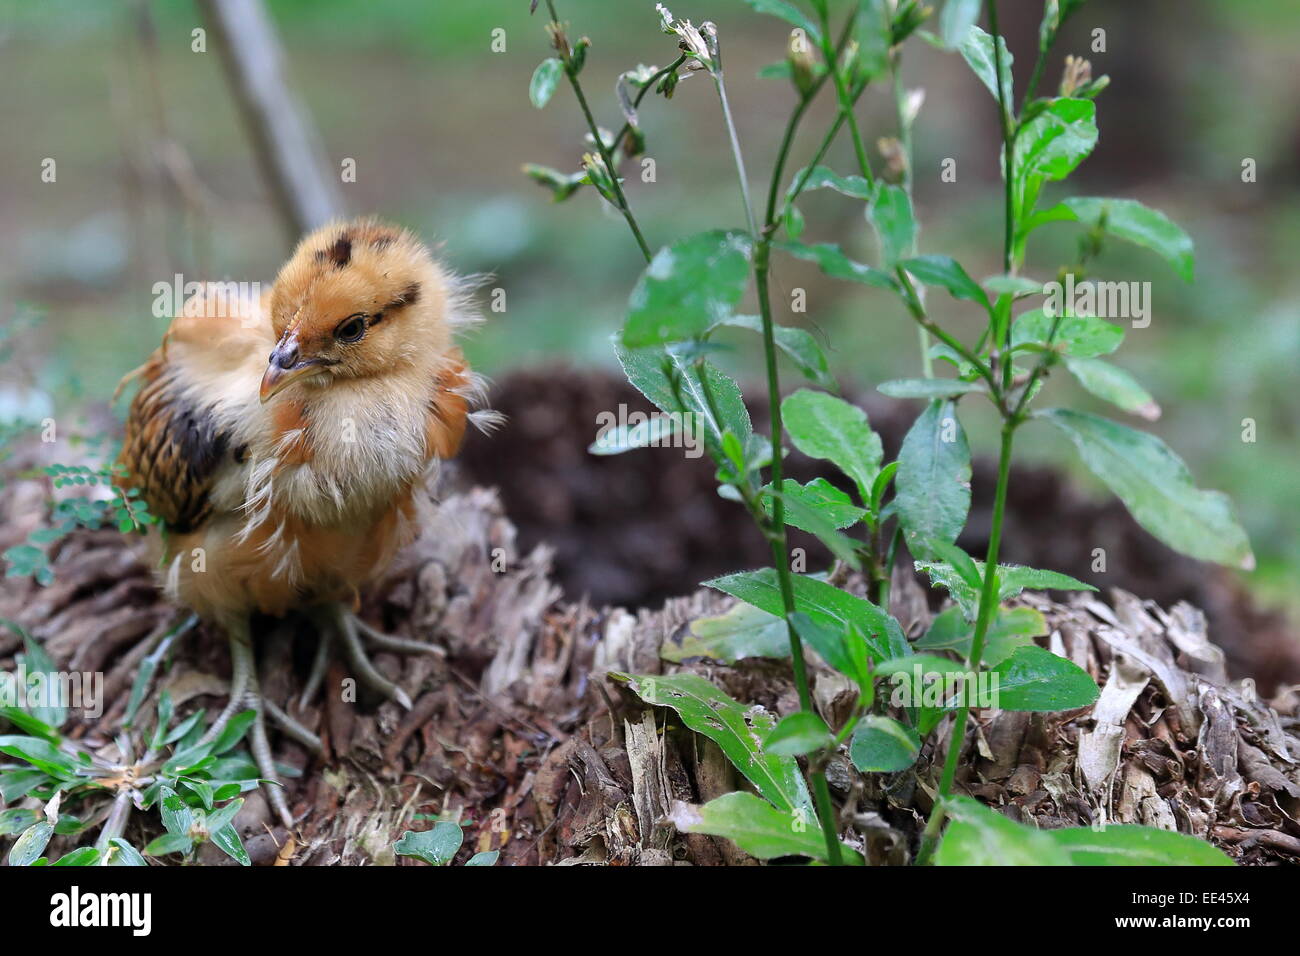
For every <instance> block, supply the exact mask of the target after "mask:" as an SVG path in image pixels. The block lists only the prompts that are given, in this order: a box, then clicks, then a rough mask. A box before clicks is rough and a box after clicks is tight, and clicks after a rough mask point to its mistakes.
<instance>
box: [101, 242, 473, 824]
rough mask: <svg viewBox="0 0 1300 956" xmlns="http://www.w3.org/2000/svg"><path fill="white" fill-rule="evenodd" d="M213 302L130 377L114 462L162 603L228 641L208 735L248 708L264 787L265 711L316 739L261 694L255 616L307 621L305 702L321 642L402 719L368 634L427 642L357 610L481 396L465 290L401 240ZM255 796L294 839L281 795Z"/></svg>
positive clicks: (188, 314) (325, 250) (203, 300)
mask: <svg viewBox="0 0 1300 956" xmlns="http://www.w3.org/2000/svg"><path fill="white" fill-rule="evenodd" d="M224 291H225V289H223V287H221V286H212V285H210V286H208V287H207V288H206V290H205V292H203V293H201V294H199V295H196V296H194V297H193V298H191V299H190V300H189V301H188V302H187V303H186V305H185V308H184V309H183V310H182V314H180V315H178V316H176V318H175V319H174V320H173V322H172V323H171V327H170V328H169V329H168V331H167V334H166V335H165V337H164V338H163V342H162V345H161V347H160V348H159V349H158V350H157V351H155V352H154V353H153V355H152V356H151V357H150V359H149V360H148V362H146V363H145V364H144V365H143V366H141V368H139V369H137V370H136V371H135V372H133V373H131V375H130V376H128V379H131V378H138V379H139V380H140V389H139V391H138V392H137V393H136V395H135V398H134V400H133V401H132V403H131V409H130V414H129V417H128V419H127V423H126V438H125V442H124V444H123V448H122V454H121V457H120V459H119V463H120V464H121V465H122V466H123V467H124V468H125V471H126V474H127V476H128V477H126V478H124V479H123V484H124V485H125V486H126V487H128V488H131V487H134V488H138V489H139V491H140V495H141V497H142V498H143V499H144V500H145V501H146V502H147V503H148V505H149V509H150V511H151V512H152V513H153V514H155V515H157V516H158V517H159V518H160V519H161V521H162V522H163V524H164V533H163V534H162V536H161V538H160V539H158V540H157V541H156V546H157V547H158V548H159V549H160V551H161V553H160V555H159V558H160V561H159V565H160V567H161V568H162V572H161V574H162V578H163V586H164V589H165V591H166V593H167V594H168V596H169V597H170V598H171V599H173V600H175V601H176V602H178V603H180V604H182V605H185V606H187V607H190V608H192V609H193V610H194V611H195V612H197V613H198V615H199V616H200V617H201V618H203V619H204V620H206V621H209V622H211V623H212V624H213V625H215V626H217V627H220V628H221V629H223V630H224V631H225V632H226V634H227V635H228V637H229V639H230V648H231V659H232V676H231V687H230V701H229V703H228V704H227V706H226V708H225V709H224V711H223V712H222V713H221V715H220V716H219V717H218V718H217V720H216V722H215V723H214V724H213V726H212V727H211V728H209V730H208V731H207V736H206V737H205V740H212V739H215V738H216V736H217V735H218V734H219V733H220V732H221V729H222V728H223V727H224V726H225V725H226V723H227V722H228V721H229V719H230V718H231V717H232V716H233V715H234V714H236V713H238V712H239V711H241V710H244V709H247V708H252V709H253V710H255V711H256V714H257V718H256V720H255V722H254V723H253V725H252V727H251V729H250V749H251V750H252V753H253V756H254V758H255V760H256V762H257V765H258V769H259V771H260V772H261V774H262V776H263V777H264V778H267V779H269V780H271V781H276V780H277V778H276V775H275V769H274V765H273V763H272V760H271V751H270V746H269V744H268V742H267V735H266V726H265V723H264V719H263V718H264V715H267V714H269V716H271V717H272V718H273V719H275V720H277V722H279V723H280V724H281V725H283V726H285V728H286V730H288V731H289V732H291V733H292V735H293V736H295V737H296V738H297V739H299V740H303V741H305V742H307V743H309V744H310V743H311V742H313V740H314V735H312V734H311V733H310V731H307V730H306V729H305V728H303V727H301V726H299V725H298V724H297V723H296V722H295V721H293V720H292V719H291V718H289V717H288V716H287V715H286V714H284V713H283V712H282V711H280V710H279V708H276V707H274V706H273V705H271V704H269V702H266V701H264V700H263V698H262V696H261V693H260V692H259V689H258V680H257V670H256V667H255V662H254V658H253V651H252V644H251V641H250V633H249V619H250V616H251V615H253V614H254V613H259V612H260V613H263V614H269V615H273V616H277V617H279V616H283V615H285V614H286V613H288V612H291V611H301V612H304V613H305V614H307V615H308V616H309V617H310V618H311V619H312V620H313V621H315V622H317V624H318V626H319V627H320V630H321V635H322V640H321V646H320V651H319V653H318V655H317V659H316V664H315V666H314V667H313V669H312V676H311V678H309V680H308V687H307V689H306V690H305V692H304V700H307V699H310V697H311V696H312V695H313V694H314V693H315V690H316V689H317V688H318V687H319V684H320V681H321V679H322V676H323V674H324V671H325V666H326V664H327V663H328V653H329V652H328V644H329V642H330V641H331V640H333V641H337V642H338V644H339V645H340V646H341V648H342V649H343V651H344V653H345V655H346V657H347V660H348V661H349V663H350V664H351V667H352V670H353V672H354V676H355V677H356V678H357V679H358V680H360V681H362V682H363V683H366V684H368V685H370V686H372V687H374V688H376V689H378V690H380V691H381V692H383V693H384V694H385V695H387V696H388V697H390V698H392V699H395V700H397V701H399V702H400V703H402V704H403V705H404V706H406V707H409V706H410V701H409V699H407V697H406V695H405V693H404V692H403V691H402V690H401V689H400V688H399V687H397V686H396V685H395V684H393V683H392V682H391V681H389V680H388V679H387V678H385V677H384V676H383V675H382V674H380V673H379V671H378V670H376V669H375V667H374V666H373V664H371V662H370V660H369V658H368V657H367V656H366V652H365V648H364V647H363V643H362V640H363V638H364V639H366V640H368V641H370V642H371V643H372V644H373V645H375V646H380V647H383V648H385V649H389V650H396V651H399V652H432V651H433V647H432V646H431V645H428V644H424V643H421V642H417V641H410V640H403V639H398V638H393V637H388V636H386V635H383V634H380V633H378V632H376V631H374V630H373V629H372V628H370V627H368V626H367V625H365V624H364V623H363V622H362V621H360V620H359V619H358V618H357V617H356V616H355V615H354V613H353V611H354V609H355V608H356V606H357V603H358V593H359V592H360V590H361V589H362V588H363V587H364V586H365V585H366V584H367V582H369V581H372V580H373V579H375V578H376V577H377V576H378V575H379V574H380V573H381V572H382V571H383V570H384V569H385V567H386V566H387V565H388V563H389V562H390V561H391V559H392V558H393V556H394V554H395V553H396V552H397V551H398V549H399V548H401V547H402V546H403V545H404V544H405V543H407V542H408V541H409V540H410V539H411V538H412V537H413V536H414V532H415V529H416V527H417V526H418V523H419V521H420V512H419V509H420V507H421V502H422V500H424V498H423V496H421V495H420V491H421V488H422V485H423V482H424V481H425V478H426V475H427V473H428V471H429V470H430V468H431V467H432V466H434V465H436V463H437V462H438V461H439V460H441V459H446V458H450V457H451V456H453V455H455V453H456V451H457V450H458V448H459V446H460V443H461V438H462V436H463V434H464V431H465V427H466V422H467V421H468V420H470V419H475V420H478V421H479V422H480V423H483V421H484V419H483V418H480V416H484V415H485V414H489V415H490V413H483V412H471V411H470V405H471V403H472V402H473V400H474V397H475V396H476V395H477V394H478V392H479V391H480V385H479V382H478V380H477V378H476V377H475V376H474V375H473V374H472V373H471V372H470V370H469V368H468V367H467V366H466V363H465V360H464V358H463V356H462V355H461V352H460V349H459V348H457V347H456V345H455V344H454V342H453V333H454V331H455V330H456V328H457V327H458V326H462V325H465V324H466V323H467V322H469V321H471V313H470V311H469V309H468V306H467V302H466V295H465V286H464V284H463V283H461V282H459V281H458V280H457V279H456V278H454V277H453V276H452V275H450V274H449V273H448V272H446V271H445V270H444V269H443V268H442V267H441V266H440V265H439V264H438V262H436V261H435V260H434V258H433V256H432V255H431V254H430V252H429V250H428V249H427V248H426V247H425V246H424V244H423V243H421V242H420V241H419V240H418V239H417V238H416V237H415V236H413V235H412V234H411V233H409V232H407V231H406V230H404V229H400V228H398V227H395V226H389V225H386V224H383V223H380V222H377V221H373V220H366V221H360V222H352V223H346V224H333V225H329V226H326V227H324V228H322V229H319V230H317V231H316V232H314V233H312V234H311V235H309V236H307V237H306V238H305V239H303V240H302V241H301V243H299V245H298V248H297V249H296V250H295V251H294V253H293V256H292V257H291V258H290V259H289V261H288V262H287V263H286V264H285V265H284V267H283V268H282V269H281V270H280V274H279V276H278V277H277V278H276V280H275V283H274V286H273V287H272V289H271V291H270V293H269V294H268V295H263V296H261V298H260V301H251V299H248V298H245V299H238V298H233V299H232V297H229V296H226V295H223V294H222V293H223V292H224ZM125 381H126V380H124V382H125ZM316 744H317V746H319V742H318V741H317V742H316ZM268 797H269V799H270V801H271V804H272V806H273V808H274V809H275V810H276V812H277V814H278V815H279V816H280V818H281V819H282V820H283V821H284V823H285V825H286V826H290V825H291V823H292V818H291V816H290V814H289V810H288V807H287V805H286V801H285V799H284V795H283V793H282V792H281V788H280V787H278V786H272V787H269V788H268Z"/></svg>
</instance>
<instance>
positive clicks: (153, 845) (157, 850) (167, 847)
mask: <svg viewBox="0 0 1300 956" xmlns="http://www.w3.org/2000/svg"><path fill="white" fill-rule="evenodd" d="M193 848H194V841H193V840H191V839H190V838H189V837H188V836H186V835H185V834H183V833H164V834H163V835H162V836H160V837H158V838H157V839H154V840H150V841H149V844H148V845H147V846H146V847H145V848H144V854H145V856H166V855H167V854H168V853H189V852H190V850H191V849H193Z"/></svg>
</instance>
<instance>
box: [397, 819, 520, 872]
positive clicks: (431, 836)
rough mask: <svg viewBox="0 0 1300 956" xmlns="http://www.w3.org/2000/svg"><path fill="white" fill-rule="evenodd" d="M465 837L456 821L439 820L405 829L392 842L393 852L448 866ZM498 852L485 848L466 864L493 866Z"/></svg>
mask: <svg viewBox="0 0 1300 956" xmlns="http://www.w3.org/2000/svg"><path fill="white" fill-rule="evenodd" d="M464 841H465V831H464V830H462V829H461V825H460V824H459V823H455V822H453V821H450V820H440V821H439V822H437V823H435V824H434V825H433V827H432V828H430V829H428V830H420V831H415V830H407V831H406V832H405V833H403V834H402V835H401V837H400V838H399V839H398V840H397V842H396V843H394V844H393V852H395V853H396V854H397V855H398V856H413V857H415V858H416V859H417V860H423V861H424V862H425V863H428V864H429V865H430V866H450V865H451V861H452V860H453V859H455V858H456V854H457V852H459V850H460V846H461V844H462V843H463V842H464ZM500 855H501V852H500V851H499V850H484V851H482V852H481V853H475V854H474V855H473V856H472V857H470V858H469V859H468V860H466V861H465V865H466V866H492V865H493V864H494V863H496V861H497V857H499V856H500Z"/></svg>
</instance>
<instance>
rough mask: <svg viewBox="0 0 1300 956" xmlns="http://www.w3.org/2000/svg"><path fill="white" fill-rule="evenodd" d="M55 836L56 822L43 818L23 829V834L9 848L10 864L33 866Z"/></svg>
mask: <svg viewBox="0 0 1300 956" xmlns="http://www.w3.org/2000/svg"><path fill="white" fill-rule="evenodd" d="M52 836H54V824H52V823H49V822H48V821H45V820H42V821H41V822H40V823H34V824H32V825H31V826H30V827H28V828H27V829H26V830H24V831H23V834H22V836H20V837H19V838H18V839H17V840H15V841H14V845H13V846H12V847H10V848H9V865H10V866H31V865H32V864H33V863H34V862H35V861H36V859H37V857H39V856H40V855H41V854H42V853H44V852H45V848H46V847H47V846H49V843H50V837H52Z"/></svg>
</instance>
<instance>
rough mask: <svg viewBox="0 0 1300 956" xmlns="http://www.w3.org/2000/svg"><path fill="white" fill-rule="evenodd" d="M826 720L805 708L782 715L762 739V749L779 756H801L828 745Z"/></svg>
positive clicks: (829, 733) (829, 736) (829, 737)
mask: <svg viewBox="0 0 1300 956" xmlns="http://www.w3.org/2000/svg"><path fill="white" fill-rule="evenodd" d="M830 743H831V732H830V731H829V730H828V729H827V727H826V722H825V721H824V720H822V719H821V718H820V717H818V716H817V715H816V714H811V713H809V712H808V711H806V710H801V711H797V712H795V713H793V714H789V715H787V716H785V717H782V718H781V720H780V721H779V722H778V723H777V725H776V726H775V727H773V728H772V732H771V733H769V734H768V735H767V738H766V739H765V740H764V741H763V750H765V751H766V752H767V753H770V754H776V755H777V756H781V757H801V756H803V755H804V754H810V753H813V752H814V751H817V750H821V749H822V748H824V747H828V746H830Z"/></svg>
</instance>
